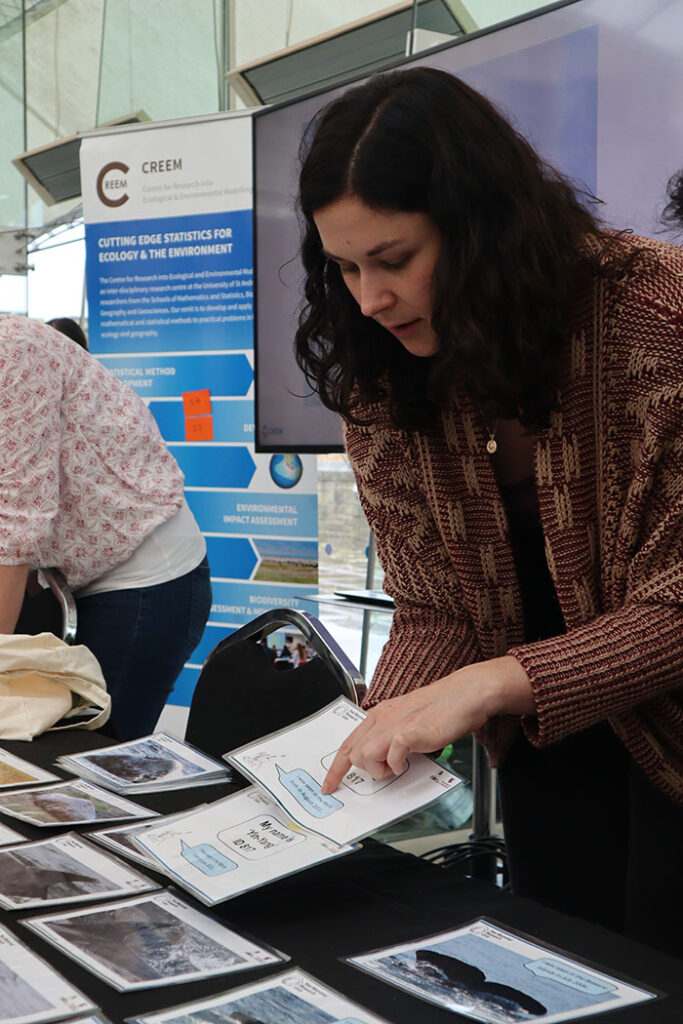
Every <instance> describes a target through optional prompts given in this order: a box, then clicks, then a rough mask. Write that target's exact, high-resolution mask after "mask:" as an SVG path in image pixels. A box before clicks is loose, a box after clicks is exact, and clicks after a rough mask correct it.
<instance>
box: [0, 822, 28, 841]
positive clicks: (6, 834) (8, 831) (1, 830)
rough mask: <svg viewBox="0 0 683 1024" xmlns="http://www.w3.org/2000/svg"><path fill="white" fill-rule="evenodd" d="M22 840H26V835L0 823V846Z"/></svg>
mask: <svg viewBox="0 0 683 1024" xmlns="http://www.w3.org/2000/svg"><path fill="white" fill-rule="evenodd" d="M23 842H26V836H22V835H21V833H20V832H15V830H14V829H13V828H9V826H8V825H0V846H9V844H10V843H23Z"/></svg>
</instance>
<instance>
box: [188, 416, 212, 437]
mask: <svg viewBox="0 0 683 1024" xmlns="http://www.w3.org/2000/svg"><path fill="white" fill-rule="evenodd" d="M185 440H186V441H213V416H186V417H185Z"/></svg>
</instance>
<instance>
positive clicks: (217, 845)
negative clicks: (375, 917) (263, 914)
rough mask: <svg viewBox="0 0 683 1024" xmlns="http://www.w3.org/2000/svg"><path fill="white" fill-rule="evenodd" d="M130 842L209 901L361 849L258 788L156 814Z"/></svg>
mask: <svg viewBox="0 0 683 1024" xmlns="http://www.w3.org/2000/svg"><path fill="white" fill-rule="evenodd" d="M131 842H132V845H134V846H136V847H138V848H140V849H141V850H142V851H144V853H145V854H146V855H147V857H148V858H151V860H152V862H153V864H154V866H155V867H156V870H157V871H162V872H164V873H165V874H167V875H169V876H170V877H171V878H173V879H174V881H176V882H178V883H179V884H180V885H182V886H183V888H184V889H187V890H188V892H191V893H192V895H193V896H196V897H197V898H198V899H199V900H201V901H202V903H205V904H206V905H207V906H213V904H215V903H221V902H223V901H224V900H229V899H232V897H233V896H239V895H240V894H241V893H244V892H247V891H248V890H250V889H255V888H258V887H259V886H262V885H267V884H268V883H269V882H274V881H275V880H276V879H278V878H283V877H284V876H285V875H291V874H294V873H295V872H297V871H304V870H305V869H306V868H310V867H313V865H315V864H320V863H322V862H323V861H326V860H331V859H333V858H334V857H340V856H342V855H343V854H346V853H351V852H352V851H353V850H355V849H356V847H355V846H351V845H345V846H338V845H337V844H335V843H331V842H328V841H326V840H324V839H321V838H320V836H317V835H315V834H313V833H312V832H307V831H306V830H305V829H302V828H300V827H299V826H298V825H296V824H295V823H294V822H293V821H290V820H289V818H288V817H287V816H286V815H285V814H284V813H283V812H282V810H281V808H280V807H278V806H277V805H276V804H273V803H272V801H271V800H269V799H268V797H267V796H266V794H265V793H263V792H262V791H261V790H259V789H258V788H257V787H256V786H249V787H248V788H247V789H243V790H240V792H238V793H233V794H232V796H228V797H224V798H223V799H222V800H216V801H214V803H211V804H206V805H205V806H204V807H200V808H199V809H197V810H194V811H191V812H189V813H187V814H184V815H183V814H175V815H173V816H172V817H169V818H158V819H156V820H155V821H153V822H152V823H151V824H149V825H148V826H147V827H146V828H145V829H144V830H143V829H138V830H136V832H135V834H134V835H133V836H132V837H131Z"/></svg>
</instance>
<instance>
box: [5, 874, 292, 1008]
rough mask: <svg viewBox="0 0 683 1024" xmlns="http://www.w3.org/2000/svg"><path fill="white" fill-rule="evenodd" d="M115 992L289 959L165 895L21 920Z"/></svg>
mask: <svg viewBox="0 0 683 1024" xmlns="http://www.w3.org/2000/svg"><path fill="white" fill-rule="evenodd" d="M22 924H23V925H25V927H26V928H30V929H31V930H32V931H35V932H37V934H38V935H40V936H41V937H42V938H44V939H45V940H46V941H47V942H50V943H52V944H53V945H54V946H56V947H57V948H58V949H59V950H60V952H61V953H64V954H66V956H70V957H72V959H74V960H76V961H77V962H78V963H79V964H81V965H82V966H83V967H85V968H86V969H87V970H89V971H91V972H92V973H93V974H96V975H97V976H98V977H99V978H102V979H103V980H104V981H106V982H107V984H109V985H111V986H112V987H113V988H115V989H118V990H119V991H120V992H130V991H133V990H135V989H143V988H155V987H157V986H160V985H177V984H180V983H181V982H186V981H197V980H200V979H203V978H211V977H214V976H215V975H218V974H230V973H232V972H234V971H242V970H246V969H248V968H252V967H262V966H264V965H266V964H272V963H278V962H279V961H282V960H285V959H287V958H286V957H285V956H283V955H281V954H279V953H276V952H275V951H274V950H271V949H269V948H267V947H265V946H262V945H259V944H258V943H256V942H253V941H252V940H251V939H248V938H245V937H244V936H242V935H239V934H238V933H237V932H234V931H232V930H231V929H230V928H226V927H225V926H224V925H222V924H221V923H220V922H219V921H216V920H215V919H214V918H212V917H209V915H208V914H204V913H202V912H201V911H200V910H195V908H194V907H192V906H190V904H189V903H187V902H186V901H185V900H183V899H181V898H180V897H179V896H176V895H175V894H174V893H172V892H169V891H168V890H164V891H163V892H160V893H152V894H151V895H149V896H138V897H135V898H133V899H127V900H120V901H118V902H116V903H105V904H100V905H98V906H97V907H88V908H87V909H86V910H83V909H80V910H72V911H67V912H61V913H54V914H42V915H40V916H38V917H31V918H27V919H26V920H24V921H22Z"/></svg>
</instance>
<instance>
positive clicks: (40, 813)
mask: <svg viewBox="0 0 683 1024" xmlns="http://www.w3.org/2000/svg"><path fill="white" fill-rule="evenodd" d="M0 813H2V814H8V815H9V816H10V817H11V818H18V819H19V820H20V821H28V822H30V823H31V825H40V826H48V825H90V824H92V823H93V822H96V821H122V820H124V819H130V818H156V817H158V813H157V811H150V810H149V808H147V807H140V805H139V804H134V803H132V802H131V801H130V800H124V798H123V797H121V796H116V795H115V794H114V793H108V792H107V791H106V789H100V788H99V786H93V785H92V784H91V783H90V782H84V781H83V780H81V779H79V780H78V781H76V782H62V783H60V784H59V785H57V786H41V787H40V788H38V789H15V790H14V792H13V793H0Z"/></svg>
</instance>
